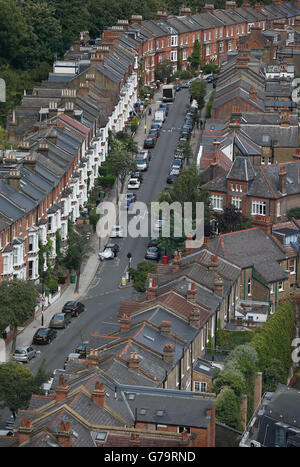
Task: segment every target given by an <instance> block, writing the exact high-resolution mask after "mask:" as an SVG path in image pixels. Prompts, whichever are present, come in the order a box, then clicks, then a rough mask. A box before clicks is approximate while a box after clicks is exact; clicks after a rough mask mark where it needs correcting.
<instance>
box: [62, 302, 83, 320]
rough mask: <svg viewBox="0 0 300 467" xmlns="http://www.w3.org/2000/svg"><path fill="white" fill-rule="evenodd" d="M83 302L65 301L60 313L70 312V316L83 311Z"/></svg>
mask: <svg viewBox="0 0 300 467" xmlns="http://www.w3.org/2000/svg"><path fill="white" fill-rule="evenodd" d="M84 309H85V307H84V304H83V303H81V302H73V301H71V302H66V303H65V304H64V306H63V309H62V310H61V311H62V313H71V316H76V317H77V316H78V315H79V313H83V312H84Z"/></svg>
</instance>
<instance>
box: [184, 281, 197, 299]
mask: <svg viewBox="0 0 300 467" xmlns="http://www.w3.org/2000/svg"><path fill="white" fill-rule="evenodd" d="M196 297H197V287H196V284H195V283H194V282H189V283H188V289H187V292H186V298H187V300H189V301H190V302H195V301H196Z"/></svg>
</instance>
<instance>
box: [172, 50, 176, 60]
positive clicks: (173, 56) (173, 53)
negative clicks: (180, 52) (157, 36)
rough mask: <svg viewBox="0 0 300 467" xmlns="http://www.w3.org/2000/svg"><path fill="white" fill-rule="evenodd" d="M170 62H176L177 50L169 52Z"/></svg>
mask: <svg viewBox="0 0 300 467" xmlns="http://www.w3.org/2000/svg"><path fill="white" fill-rule="evenodd" d="M171 62H177V50H174V51H172V52H171Z"/></svg>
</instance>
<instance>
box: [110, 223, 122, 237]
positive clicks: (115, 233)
mask: <svg viewBox="0 0 300 467" xmlns="http://www.w3.org/2000/svg"><path fill="white" fill-rule="evenodd" d="M110 237H111V238H118V237H120V238H121V237H124V231H123V227H121V226H120V225H115V226H114V227H113V228H112V229H111V234H110Z"/></svg>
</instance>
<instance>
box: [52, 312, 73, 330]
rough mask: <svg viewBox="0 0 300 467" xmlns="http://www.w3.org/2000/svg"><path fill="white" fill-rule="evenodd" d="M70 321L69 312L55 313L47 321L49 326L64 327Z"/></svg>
mask: <svg viewBox="0 0 300 467" xmlns="http://www.w3.org/2000/svg"><path fill="white" fill-rule="evenodd" d="M70 322H71V314H70V313H55V314H54V315H53V316H52V318H51V319H50V322H49V328H57V329H60V328H63V329H65V328H66V327H67V326H68V325H69V324H70Z"/></svg>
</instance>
